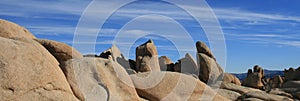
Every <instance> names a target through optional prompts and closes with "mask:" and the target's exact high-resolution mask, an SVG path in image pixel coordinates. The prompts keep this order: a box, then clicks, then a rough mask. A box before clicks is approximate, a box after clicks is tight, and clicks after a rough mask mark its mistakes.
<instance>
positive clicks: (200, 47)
mask: <svg viewBox="0 0 300 101" xmlns="http://www.w3.org/2000/svg"><path fill="white" fill-rule="evenodd" d="M196 48H197V53H203V54H205V55H207V56H208V57H210V58H213V59H214V60H216V58H215V57H214V55H213V53H212V52H211V50H210V49H209V48H208V46H207V45H206V44H205V43H204V42H201V41H198V42H196Z"/></svg>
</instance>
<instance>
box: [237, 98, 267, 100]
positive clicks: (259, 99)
mask: <svg viewBox="0 0 300 101" xmlns="http://www.w3.org/2000/svg"><path fill="white" fill-rule="evenodd" d="M242 101H264V100H261V99H258V98H244V99H243V100H242Z"/></svg>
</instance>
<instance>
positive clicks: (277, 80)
mask: <svg viewBox="0 0 300 101" xmlns="http://www.w3.org/2000/svg"><path fill="white" fill-rule="evenodd" d="M270 83H271V87H272V88H280V87H282V84H283V79H282V78H281V76H280V75H277V76H274V77H273V79H272V80H271V81H270Z"/></svg>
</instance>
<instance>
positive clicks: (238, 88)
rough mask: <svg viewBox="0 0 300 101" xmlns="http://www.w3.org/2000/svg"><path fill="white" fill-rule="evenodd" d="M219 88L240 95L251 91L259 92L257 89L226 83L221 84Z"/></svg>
mask: <svg viewBox="0 0 300 101" xmlns="http://www.w3.org/2000/svg"><path fill="white" fill-rule="evenodd" d="M220 88H222V89H227V90H231V91H235V92H238V93H240V94H244V93H247V92H251V91H261V90H259V89H254V88H250V87H244V86H240V85H236V84H233V83H228V82H227V83H226V82H223V83H222V85H221V87H220Z"/></svg>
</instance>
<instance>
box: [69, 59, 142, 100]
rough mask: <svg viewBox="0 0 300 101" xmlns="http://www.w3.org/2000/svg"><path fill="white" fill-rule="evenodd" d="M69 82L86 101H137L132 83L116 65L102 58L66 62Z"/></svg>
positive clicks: (122, 69)
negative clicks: (80, 92)
mask: <svg viewBox="0 0 300 101" xmlns="http://www.w3.org/2000/svg"><path fill="white" fill-rule="evenodd" d="M65 68H66V70H67V73H66V75H69V76H67V77H71V79H70V80H69V82H74V83H73V84H74V85H72V86H73V88H76V89H77V90H80V91H82V93H83V95H84V96H85V98H86V99H87V100H101V101H102V100H107V99H109V100H110V101H139V97H138V95H137V93H136V91H135V88H134V86H133V83H132V81H131V79H130V77H129V75H128V74H127V73H126V71H125V69H124V68H123V67H121V66H120V65H119V64H118V63H116V62H114V61H112V60H108V59H102V58H89V57H85V58H76V59H72V60H69V61H67V62H66V65H65Z"/></svg>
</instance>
